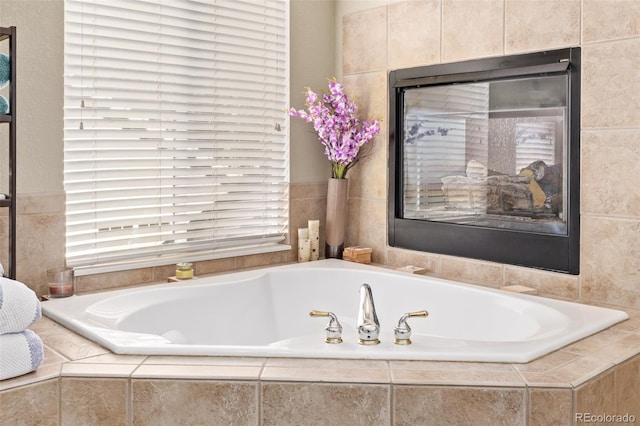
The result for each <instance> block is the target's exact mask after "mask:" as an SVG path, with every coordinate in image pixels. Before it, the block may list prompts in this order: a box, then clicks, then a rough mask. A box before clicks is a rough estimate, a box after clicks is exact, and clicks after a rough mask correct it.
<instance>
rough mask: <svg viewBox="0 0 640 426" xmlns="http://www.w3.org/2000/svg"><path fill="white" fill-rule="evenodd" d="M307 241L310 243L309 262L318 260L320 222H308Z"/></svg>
mask: <svg viewBox="0 0 640 426" xmlns="http://www.w3.org/2000/svg"><path fill="white" fill-rule="evenodd" d="M308 226H309V240H310V241H311V256H310V259H311V260H318V259H319V258H320V221H319V220H317V219H316V220H310V221H309V224H308Z"/></svg>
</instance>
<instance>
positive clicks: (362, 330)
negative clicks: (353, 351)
mask: <svg viewBox="0 0 640 426" xmlns="http://www.w3.org/2000/svg"><path fill="white" fill-rule="evenodd" d="M379 334H380V322H379V321H378V315H377V314H376V306H375V304H374V303H373V293H372V292H371V287H369V284H362V285H361V286H360V309H359V310H358V343H360V344H361V345H377V344H378V343H380V340H379V339H378V335H379Z"/></svg>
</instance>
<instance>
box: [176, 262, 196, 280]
mask: <svg viewBox="0 0 640 426" xmlns="http://www.w3.org/2000/svg"><path fill="white" fill-rule="evenodd" d="M176 278H177V279H179V280H189V279H191V278H193V263H189V262H181V263H176Z"/></svg>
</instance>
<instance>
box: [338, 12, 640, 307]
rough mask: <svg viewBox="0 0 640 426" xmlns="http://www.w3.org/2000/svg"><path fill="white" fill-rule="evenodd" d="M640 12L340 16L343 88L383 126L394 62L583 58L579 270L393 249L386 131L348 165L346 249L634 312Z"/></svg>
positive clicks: (638, 269) (639, 259) (637, 297)
mask: <svg viewBox="0 0 640 426" xmlns="http://www.w3.org/2000/svg"><path fill="white" fill-rule="evenodd" d="M639 14H640V2H636V1H624V0H464V1H461V0H425V1H402V2H394V3H391V4H389V5H388V6H384V7H376V8H373V9H369V10H363V11H358V12H354V13H351V14H348V15H346V16H345V17H344V20H343V40H344V44H343V58H342V60H343V70H344V77H343V80H344V83H345V86H346V88H347V91H348V92H349V93H350V94H352V95H353V96H355V97H356V98H357V99H358V100H359V102H360V105H361V108H362V110H363V111H366V112H367V113H368V114H369V115H373V116H376V117H383V118H384V119H385V121H386V111H387V89H386V76H387V72H388V71H389V70H391V69H397V68H403V67H407V66H417V65H429V64H432V63H441V62H442V63H444V62H452V61H456V60H462V59H472V58H481V57H486V56H495V55H504V54H513V53H518V52H527V51H537V50H544V49H551V48H560V47H570V46H581V47H582V58H583V70H582V71H583V73H582V136H581V137H582V170H581V172H582V178H581V198H582V203H581V204H582V207H581V213H582V231H581V254H580V257H581V274H580V276H569V275H565V274H557V273H550V272H545V271H538V270H535V269H530V268H521V267H516V266H510V265H503V264H497V263H491V262H483V261H476V260H470V259H464V258H455V257H450V256H439V255H435V254H429V253H419V252H413V251H408V250H402V249H397V248H392V247H389V246H388V245H387V244H386V220H387V219H386V210H387V200H386V194H387V190H386V177H385V176H386V158H387V155H388V153H387V146H386V133H383V134H381V136H378V137H377V138H376V140H375V141H374V149H373V152H372V154H371V155H370V156H369V158H366V159H364V160H363V161H362V163H361V164H360V165H359V166H357V167H356V168H354V169H353V171H352V175H351V182H350V185H351V188H353V190H351V191H350V200H349V211H348V215H349V223H350V229H349V232H348V235H347V242H346V243H347V245H356V244H357V245H364V246H370V247H372V248H373V249H374V253H373V259H374V261H376V262H380V263H386V264H390V265H397V266H400V265H404V264H414V265H418V266H422V267H425V268H427V269H428V270H429V271H430V273H433V274H436V275H441V276H444V277H447V278H454V279H459V280H462V281H471V282H477V283H481V284H486V285H491V286H501V285H508V284H523V285H528V286H530V287H535V288H538V289H539V291H540V292H541V293H546V294H552V295H558V296H562V297H568V298H582V299H586V300H592V301H600V302H608V303H611V304H614V305H619V306H626V307H636V308H637V307H640V171H639V170H640V168H639V167H637V164H638V163H639V160H640V96H638V93H640V73H639V72H638V69H640V19H637V17H638V16H639ZM418 17H419V18H420V19H418ZM418 22H420V25H418ZM385 37H386V38H385ZM384 46H386V47H387V49H386V50H385V49H384V48H383V47H384Z"/></svg>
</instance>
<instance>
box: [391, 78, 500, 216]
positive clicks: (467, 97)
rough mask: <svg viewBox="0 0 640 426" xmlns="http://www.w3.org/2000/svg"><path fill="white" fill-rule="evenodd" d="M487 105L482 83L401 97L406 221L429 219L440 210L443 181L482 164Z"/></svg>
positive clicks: (437, 87)
mask: <svg viewBox="0 0 640 426" xmlns="http://www.w3.org/2000/svg"><path fill="white" fill-rule="evenodd" d="M488 106H489V88H488V84H486V83H484V84H466V85H459V86H435V87H426V88H420V89H416V90H411V91H407V92H406V93H405V116H404V120H405V121H404V129H405V131H404V141H403V142H404V143H403V152H404V156H403V161H404V171H405V173H404V181H403V185H404V215H405V217H408V218H418V217H428V216H429V215H430V213H434V212H436V211H442V210H444V208H445V197H444V193H443V191H442V178H443V177H446V176H464V175H465V170H466V165H467V162H468V161H470V160H472V159H474V160H477V161H480V162H482V163H483V164H486V157H487V140H488V115H487V111H488Z"/></svg>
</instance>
